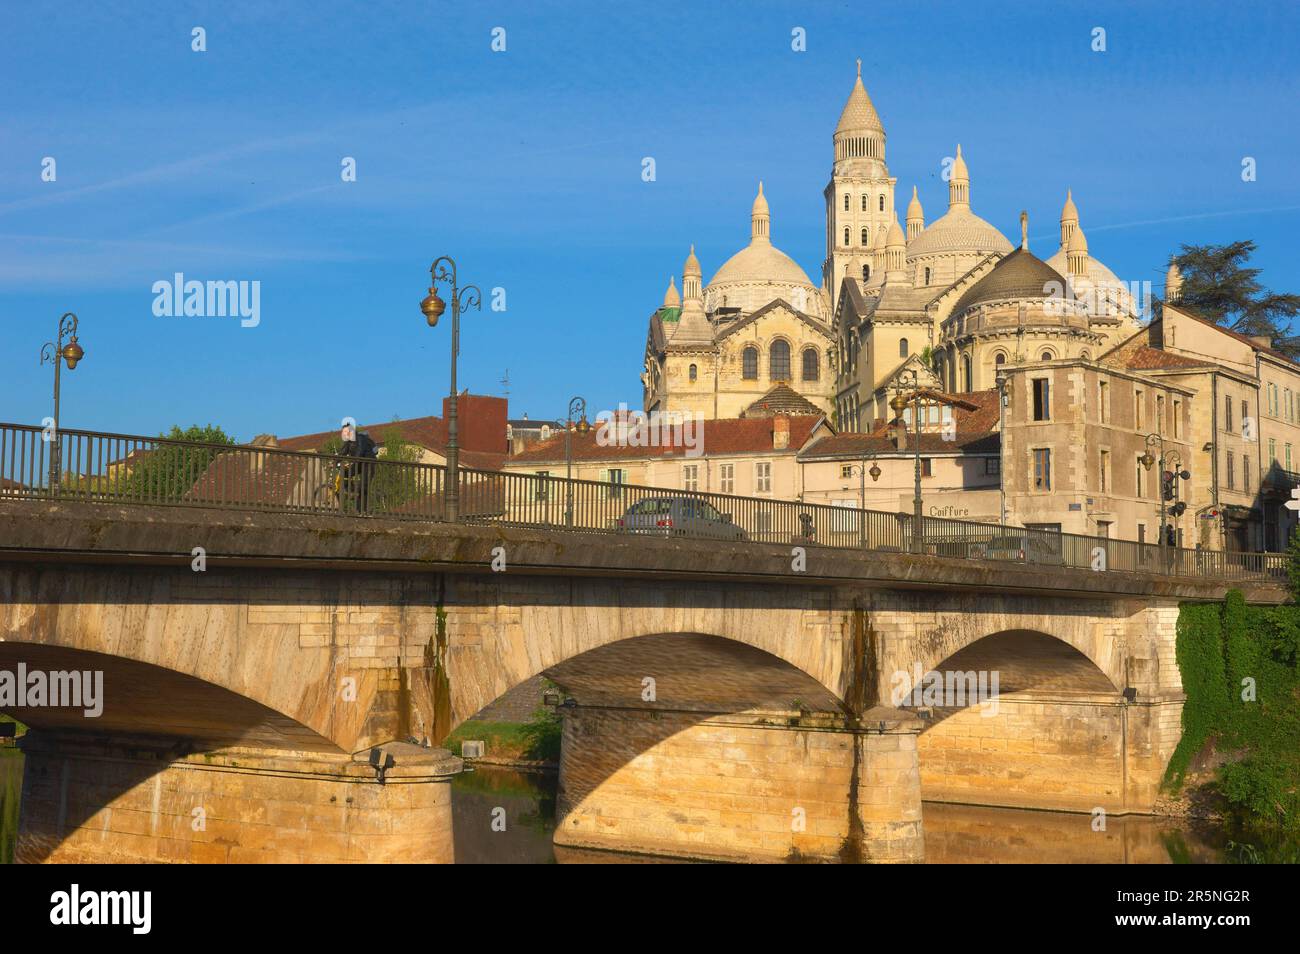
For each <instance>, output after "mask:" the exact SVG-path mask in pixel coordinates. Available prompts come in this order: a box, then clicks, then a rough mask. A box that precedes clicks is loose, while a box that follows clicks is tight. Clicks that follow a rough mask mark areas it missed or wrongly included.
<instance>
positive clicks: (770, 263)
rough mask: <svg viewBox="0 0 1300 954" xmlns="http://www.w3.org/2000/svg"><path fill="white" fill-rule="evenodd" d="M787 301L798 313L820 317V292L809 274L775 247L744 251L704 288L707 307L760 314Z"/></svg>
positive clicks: (747, 248)
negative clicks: (778, 302) (770, 304)
mask: <svg viewBox="0 0 1300 954" xmlns="http://www.w3.org/2000/svg"><path fill="white" fill-rule="evenodd" d="M778 298H783V299H785V301H786V302H787V303H789V304H791V305H793V306H794V307H795V308H797V309H798V310H800V311H802V312H804V313H806V314H810V315H814V316H816V317H818V318H820V317H821V316H822V315H821V307H820V302H821V299H820V292H819V291H818V288H817V286H816V285H814V284H813V283H812V282H811V281H810V280H809V279H808V275H807V273H805V272H804V270H803V269H802V268H800V267H799V265H798V264H797V263H796V262H795V260H794V259H792V258H791V257H790V256H789V255H787V254H785V252H783V251H781V250H780V249H779V248H777V247H776V246H775V245H771V244H754V245H747V246H745V247H744V248H742V249H741V250H740V251H739V252H737V253H736V254H735V255H733V256H731V258H729V259H727V261H726V262H725V263H724V264H723V266H722V267H721V268H720V269H718V272H717V274H716V275H714V276H713V278H711V279H710V280H709V284H708V285H707V286H706V287H705V289H704V307H705V309H706V310H707V311H714V310H716V309H718V308H739V309H740V310H741V311H742V312H745V313H747V312H751V311H757V310H758V309H759V308H762V307H763V306H764V305H766V304H769V303H770V302H773V301H775V300H776V299H778Z"/></svg>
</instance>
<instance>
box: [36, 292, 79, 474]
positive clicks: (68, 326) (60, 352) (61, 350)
mask: <svg viewBox="0 0 1300 954" xmlns="http://www.w3.org/2000/svg"><path fill="white" fill-rule="evenodd" d="M77 324H78V322H77V316H76V315H74V314H73V313H72V312H70V311H69V312H65V313H64V314H63V315H62V316H61V317H60V318H59V334H58V338H57V339H56V340H55V341H47V342H45V344H43V345H41V362H40V363H41V364H45V362H47V361H49V362H50V363H52V364H53V365H54V441H53V444H52V446H51V447H50V489H51V490H57V489H58V486H59V479H60V474H61V473H62V470H63V467H62V461H61V460H60V454H59V444H60V443H61V441H62V437H61V436H60V433H59V370H60V365H59V359H60V358H61V359H63V361H64V362H66V363H67V365H68V370H69V371H71V370H72V369H73V368H75V367H76V366H77V363H78V362H79V361H81V359H82V358H84V357H85V356H86V351H85V349H84V348H82V347H81V345H79V344H77ZM64 338H67V339H68V343H67V344H66V345H65V344H64V343H63V339H64Z"/></svg>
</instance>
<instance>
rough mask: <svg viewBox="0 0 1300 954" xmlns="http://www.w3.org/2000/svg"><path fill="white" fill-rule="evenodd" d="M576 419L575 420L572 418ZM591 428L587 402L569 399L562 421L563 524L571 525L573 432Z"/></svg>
mask: <svg viewBox="0 0 1300 954" xmlns="http://www.w3.org/2000/svg"><path fill="white" fill-rule="evenodd" d="M575 417H577V418H578V420H577V421H576V422H575V421H574V418H575ZM590 429H591V425H590V424H588V423H587V402H586V401H585V400H584V399H583V398H580V397H575V398H573V399H572V400H571V401H569V416H568V419H567V420H565V422H564V475H565V481H564V525H565V526H566V527H571V526H573V432H574V431H577V432H578V433H579V434H586V433H587V431H588V430H590Z"/></svg>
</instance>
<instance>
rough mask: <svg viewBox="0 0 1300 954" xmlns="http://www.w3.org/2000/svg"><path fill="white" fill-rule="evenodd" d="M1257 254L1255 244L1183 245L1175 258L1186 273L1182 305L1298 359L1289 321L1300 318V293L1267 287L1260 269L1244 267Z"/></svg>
mask: <svg viewBox="0 0 1300 954" xmlns="http://www.w3.org/2000/svg"><path fill="white" fill-rule="evenodd" d="M1254 251H1255V243H1254V242H1251V241H1241V242H1232V243H1231V244H1228V245H1184V246H1183V251H1182V254H1180V255H1176V256H1174V262H1175V264H1177V265H1178V268H1179V270H1180V271H1181V272H1182V273H1183V286H1182V297H1181V299H1180V303H1181V304H1185V305H1187V306H1188V307H1189V308H1192V309H1194V310H1195V311H1196V312H1197V313H1198V314H1200V315H1203V316H1204V317H1206V318H1208V319H1210V320H1211V321H1213V322H1215V323H1216V324H1219V325H1222V326H1223V327H1225V328H1228V329H1229V330H1231V331H1236V332H1238V333H1240V334H1243V335H1251V336H1254V335H1263V336H1267V337H1268V338H1270V339H1273V340H1274V342H1275V344H1274V347H1276V348H1277V349H1278V350H1279V351H1282V352H1284V353H1286V354H1287V355H1289V356H1291V357H1293V358H1294V357H1300V340H1291V339H1289V338H1288V337H1287V336H1288V335H1290V333H1291V319H1293V318H1295V316H1296V315H1297V314H1300V295H1292V294H1277V293H1274V292H1271V291H1269V290H1267V289H1266V288H1264V286H1263V285H1261V284H1260V282H1259V278H1258V276H1259V269H1258V268H1248V267H1247V266H1246V262H1247V261H1248V260H1249V259H1250V256H1251V255H1252V254H1253V253H1254ZM1277 339H1286V340H1277Z"/></svg>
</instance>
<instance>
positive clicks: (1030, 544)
mask: <svg viewBox="0 0 1300 954" xmlns="http://www.w3.org/2000/svg"><path fill="white" fill-rule="evenodd" d="M969 552H970V558H971V559H972V560H1012V561H1014V562H1016V563H1041V564H1047V565H1051V566H1062V565H1063V564H1064V563H1065V558H1064V557H1063V556H1062V555H1061V545H1060V542H1059V541H1054V540H1052V539H1050V537H1048V536H1046V535H1045V534H1040V533H1024V534H1021V533H1016V534H1008V535H1006V536H1000V537H993V538H992V539H990V540H987V541H981V542H980V543H972V544H971V545H970V550H969Z"/></svg>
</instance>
